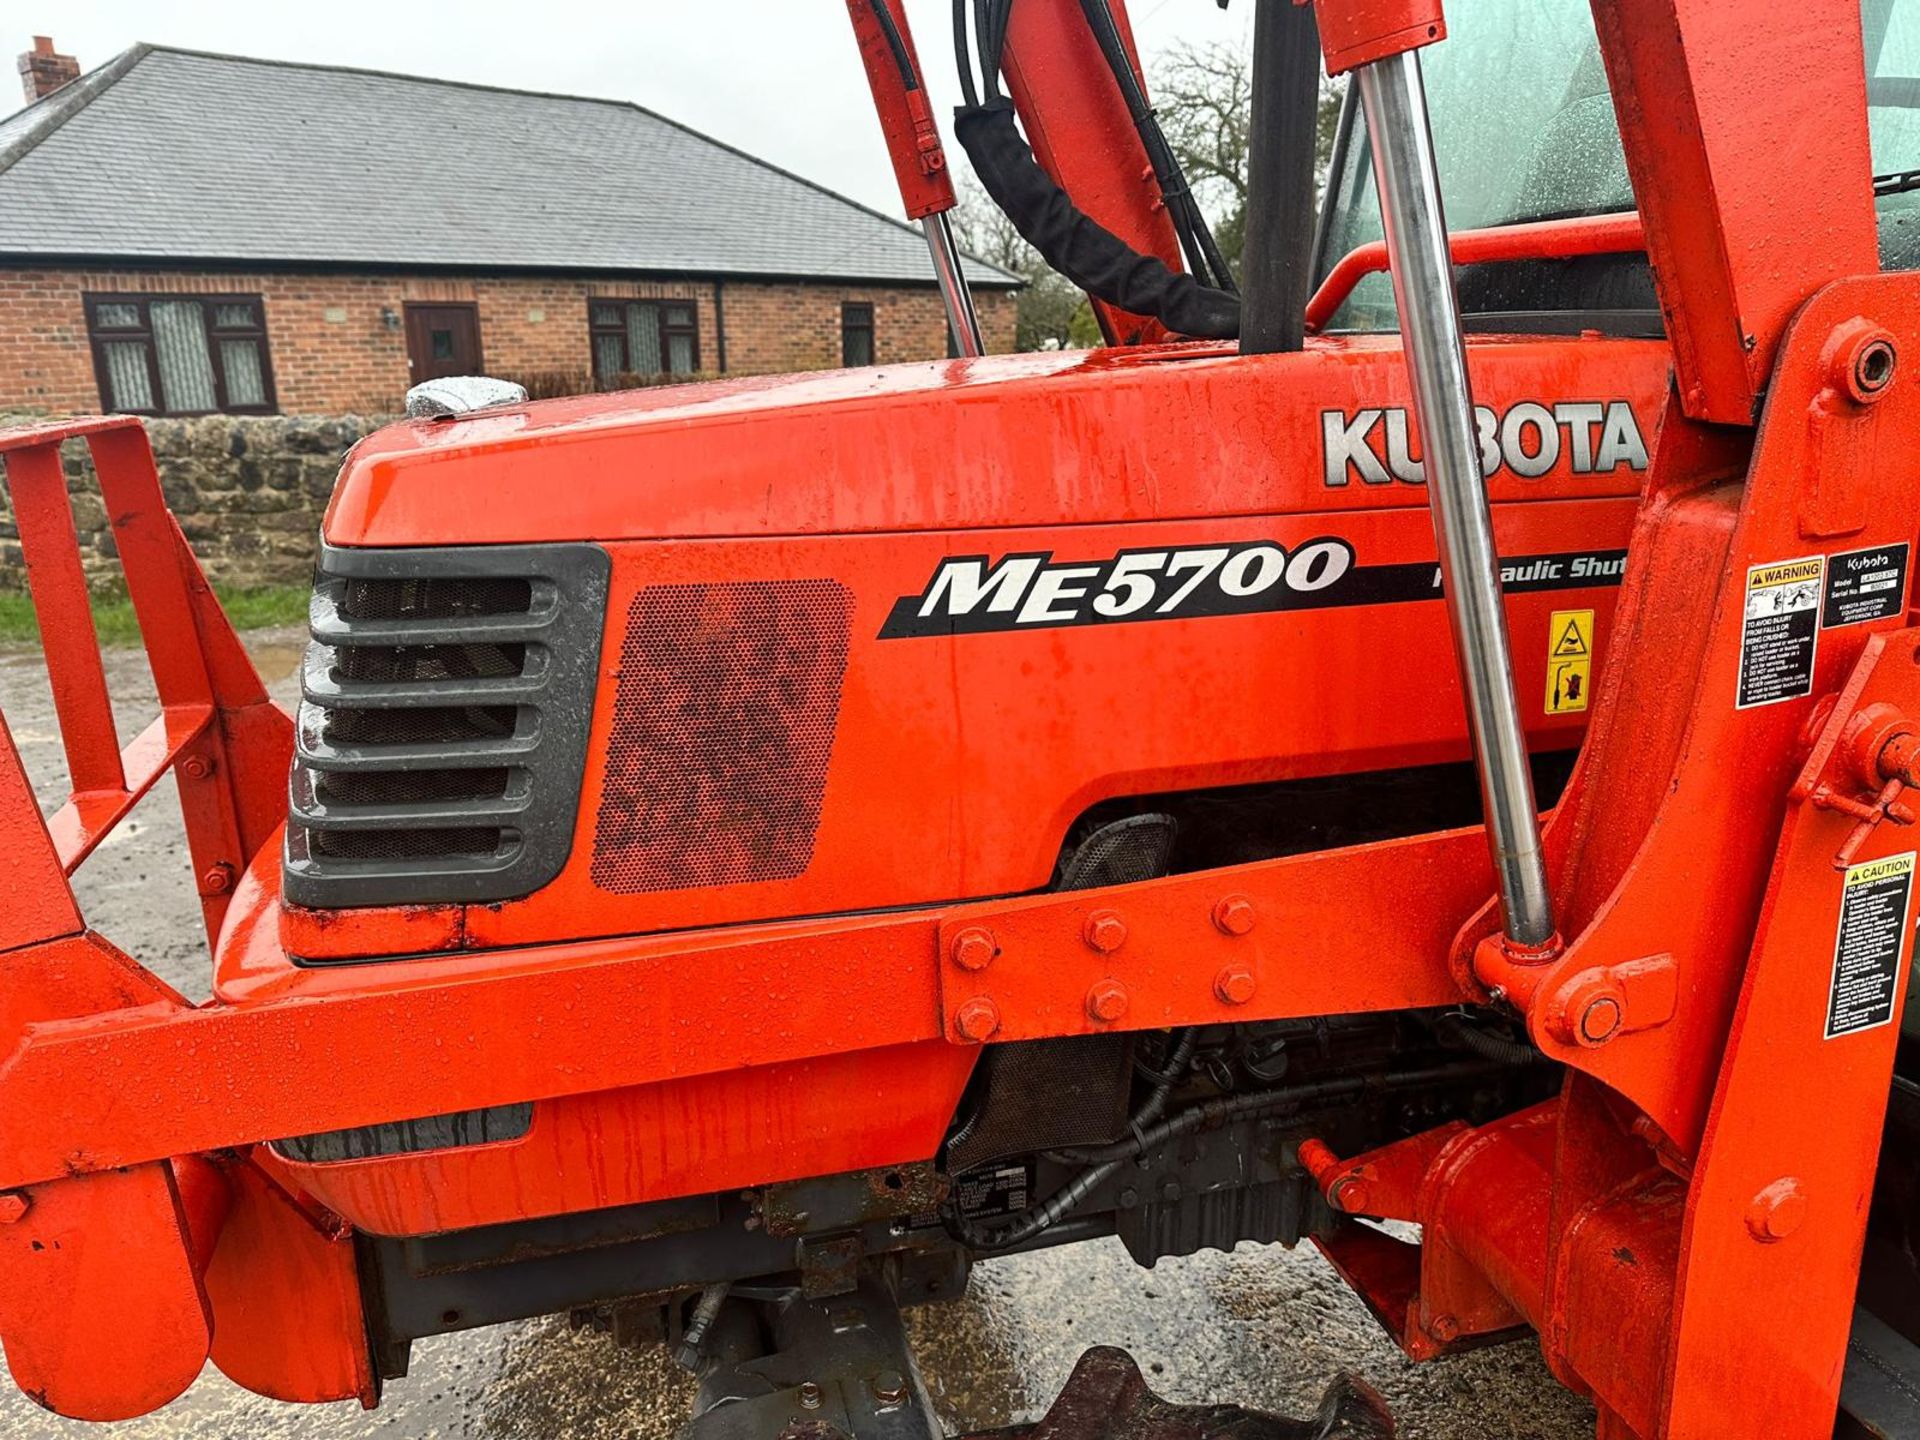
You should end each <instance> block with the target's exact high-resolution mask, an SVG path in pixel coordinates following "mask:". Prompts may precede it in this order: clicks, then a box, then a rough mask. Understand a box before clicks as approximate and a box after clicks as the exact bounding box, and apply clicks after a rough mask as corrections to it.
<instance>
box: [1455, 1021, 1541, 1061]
mask: <svg viewBox="0 0 1920 1440" xmlns="http://www.w3.org/2000/svg"><path fill="white" fill-rule="evenodd" d="M1434 1030H1435V1033H1437V1034H1438V1035H1439V1036H1440V1038H1441V1039H1442V1040H1446V1041H1458V1042H1459V1044H1460V1045H1461V1047H1462V1048H1464V1049H1467V1050H1471V1051H1472V1052H1473V1053H1474V1054H1476V1055H1478V1056H1479V1057H1480V1058H1481V1059H1483V1060H1496V1061H1498V1062H1500V1063H1501V1064H1503V1065H1534V1064H1538V1063H1539V1062H1540V1060H1542V1059H1543V1058H1544V1057H1543V1056H1542V1055H1541V1054H1540V1052H1539V1051H1538V1050H1536V1049H1534V1048H1533V1046H1531V1045H1529V1044H1528V1043H1527V1042H1526V1041H1524V1040H1515V1039H1514V1038H1513V1037H1512V1036H1510V1035H1501V1034H1498V1033H1497V1032H1495V1031H1492V1030H1482V1029H1480V1028H1479V1027H1478V1026H1475V1025H1470V1024H1468V1023H1467V1022H1466V1021H1465V1020H1462V1019H1461V1018H1460V1017H1459V1016H1457V1015H1448V1016H1444V1017H1443V1018H1442V1019H1441V1020H1440V1021H1439V1022H1438V1023H1437V1024H1436V1025H1435V1026H1434Z"/></svg>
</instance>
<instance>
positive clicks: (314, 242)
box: [0, 45, 1018, 285]
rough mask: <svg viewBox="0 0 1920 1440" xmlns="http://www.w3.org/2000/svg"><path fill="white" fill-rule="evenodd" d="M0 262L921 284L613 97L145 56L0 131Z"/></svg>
mask: <svg viewBox="0 0 1920 1440" xmlns="http://www.w3.org/2000/svg"><path fill="white" fill-rule="evenodd" d="M875 143H878V136H877V135H876V137H875ZM0 256H5V257H12V258H27V257H46V258H49V259H51V258H54V257H61V258H72V259H77V258H82V257H86V258H94V259H106V258H112V259H118V260H143V259H151V260H169V261H175V260H219V261H246V262H255V263H282V264H287V263H292V264H315V265H332V266H354V265H367V266H383V267H415V266H418V267H436V268H459V269H475V270H488V271H497V270H533V271H547V272H552V271H600V272H606V271H614V272H652V273H671V274H687V273H694V274H701V275H738V276H749V275H752V276H780V277H794V278H819V279H830V280H849V281H861V280H864V281H875V280H878V281H923V282H927V283H931V282H932V278H933V277H932V273H931V267H930V265H929V262H928V259H927V252H926V246H925V244H924V242H923V241H922V240H921V238H920V235H919V234H918V232H917V231H915V230H912V229H909V228H908V227H907V226H906V225H904V224H901V223H899V222H897V221H895V220H892V219H890V218H888V217H887V216H885V215H882V214H880V213H879V212H877V211H874V210H869V209H867V208H866V207H865V206H863V205H859V204H856V203H855V202H854V201H851V200H848V199H846V198H845V197H843V196H840V195H836V194H834V193H833V192H832V191H830V190H827V189H824V188H823V187H821V186H818V185H815V184H813V183H812V182H810V181H807V180H803V179H801V178H800V177H799V176H797V175H793V174H791V173H789V172H787V171H785V170H781V169H779V168H778V167H776V166H773V165H769V164H767V163H766V162H765V161H762V160H757V159H755V158H754V157H753V156H751V155H748V154H746V153H744V152H743V151H740V150H736V149H734V148H733V147H732V146H729V145H723V144H721V143H720V142H719V141H717V140H713V139H710V138H708V137H707V136H705V135H702V134H699V133H698V132H697V131H693V130H689V129H688V128H687V127H686V126H684V125H680V124H677V123H675V122H674V121H672V120H668V119H666V118H665V117H664V116H661V115H656V114H654V113H653V112H652V111H650V110H646V109H643V108H642V107H640V106H638V105H633V104H630V103H627V102H625V101H616V100H592V99H582V98H579V97H575V96H566V95H545V94H538V93H533V92H529V91H520V90H503V89H495V88H491V87H488V86H481V85H468V84H461V83H456V82H452V81H444V80H428V79H421V78H417V77H413V76H406V75H391V74H386V73H383V72H379V71H372V70H347V69H338V68H333V67H329V66H321V65H301V64H294V63H290V62H283V61H269V60H250V59H245V58H242V57H238V56H231V55H212V54H206V53H203V52H200V51H191V50H175V49H168V48H165V47H162V46H155V45H136V46H134V47H133V48H132V49H130V50H127V51H125V52H123V53H122V54H120V55H118V56H116V57H115V58H114V59H113V60H112V61H110V62H108V63H107V64H106V65H103V66H101V67H99V68H98V69H96V70H93V71H90V72H88V73H87V74H86V75H83V76H82V77H81V78H80V79H78V80H76V81H74V82H73V83H71V84H69V85H66V86H63V87H62V88H61V89H59V90H56V91H55V92H54V93H53V94H51V95H49V96H47V97H45V98H44V99H42V100H40V101H38V102H36V103H35V104H33V105H30V106H28V107H27V108H26V109H25V110H22V111H20V112H18V113H17V114H15V115H13V116H11V117H9V118H7V119H5V120H0ZM968 274H969V278H971V279H972V280H974V281H975V282H976V283H984V284H989V285H992V284H1003V285H1011V284H1016V283H1018V281H1017V279H1016V277H1014V276H1012V275H1009V274H1007V273H1006V272H1005V271H1001V270H996V269H994V268H993V267H991V266H989V265H987V264H986V263H985V262H983V261H978V260H976V261H974V262H973V263H972V264H971V265H970V266H969V267H968Z"/></svg>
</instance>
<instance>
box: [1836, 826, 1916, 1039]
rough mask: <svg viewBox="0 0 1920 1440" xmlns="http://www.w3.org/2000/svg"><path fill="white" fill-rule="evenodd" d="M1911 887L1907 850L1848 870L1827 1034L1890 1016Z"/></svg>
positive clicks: (1870, 1026) (1872, 1025)
mask: <svg viewBox="0 0 1920 1440" xmlns="http://www.w3.org/2000/svg"><path fill="white" fill-rule="evenodd" d="M1912 888H1913V852H1912V851H1911V850H1909V851H1908V852H1907V853H1906V854H1904V855H1889V856H1888V857H1887V858H1886V859H1884V860H1867V861H1864V862H1862V863H1861V864H1858V865H1854V866H1852V867H1850V868H1849V869H1848V871H1847V878H1846V882H1845V884H1844V887H1843V888H1842V890H1841V893H1840V931H1839V934H1838V935H1836V936H1835V937H1834V942H1833V989H1832V991H1831V992H1830V993H1829V995H1828V997H1827V1039H1829V1040H1831V1039H1833V1038H1834V1037H1835V1036H1837V1035H1857V1034H1859V1033H1860V1032H1861V1031H1862V1030H1877V1029H1879V1028H1880V1027H1881V1026H1882V1025H1885V1024H1888V1023H1889V1022H1891V1021H1892V1019H1893V1002H1894V1000H1895V998H1896V997H1897V996H1898V995H1899V993H1900V991H1899V985H1900V960H1901V952H1902V951H1903V950H1905V949H1906V941H1907V896H1908V893H1909V892H1910V891H1911V889H1912Z"/></svg>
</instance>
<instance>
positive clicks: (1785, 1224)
mask: <svg viewBox="0 0 1920 1440" xmlns="http://www.w3.org/2000/svg"><path fill="white" fill-rule="evenodd" d="M1806 1223H1807V1192H1806V1190H1805V1189H1804V1188H1803V1187H1802V1186H1801V1184H1800V1182H1799V1180H1798V1179H1796V1178H1795V1177H1794V1176H1791V1175H1789V1176H1787V1177H1786V1178H1784V1179H1781V1180H1776V1181H1774V1182H1773V1184H1771V1185H1769V1186H1767V1188H1766V1189H1764V1190H1762V1191H1761V1192H1760V1193H1759V1194H1758V1195H1756V1196H1754V1197H1753V1203H1752V1204H1751V1205H1749V1206H1748V1207H1747V1231H1748V1233H1749V1234H1751V1235H1752V1236H1753V1238H1754V1239H1756V1240H1758V1241H1759V1242H1760V1243H1761V1244H1762V1245H1771V1244H1773V1243H1774V1242H1775V1241H1778V1240H1784V1239H1786V1238H1787V1237H1788V1236H1789V1235H1791V1234H1793V1232H1794V1231H1796V1230H1798V1229H1799V1228H1800V1227H1801V1226H1802V1225H1804V1224H1806Z"/></svg>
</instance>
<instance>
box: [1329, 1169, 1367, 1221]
mask: <svg viewBox="0 0 1920 1440" xmlns="http://www.w3.org/2000/svg"><path fill="white" fill-rule="evenodd" d="M1327 1198H1328V1199H1329V1200H1331V1201H1333V1206H1334V1209H1336V1210H1338V1211H1340V1212H1341V1213H1342V1214H1343V1215H1364V1214H1366V1213H1367V1211H1368V1210H1369V1209H1371V1208H1372V1204H1371V1202H1372V1200H1373V1195H1372V1193H1371V1192H1370V1191H1369V1190H1368V1189H1367V1184H1366V1181H1364V1180H1358V1179H1355V1178H1354V1177H1353V1176H1351V1175H1349V1176H1348V1177H1347V1178H1346V1179H1344V1180H1342V1181H1341V1182H1340V1183H1339V1184H1338V1185H1335V1186H1334V1187H1333V1193H1332V1194H1330V1195H1329V1196H1327Z"/></svg>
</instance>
